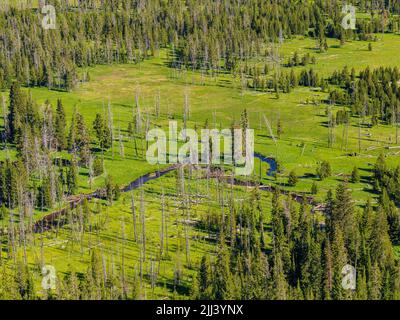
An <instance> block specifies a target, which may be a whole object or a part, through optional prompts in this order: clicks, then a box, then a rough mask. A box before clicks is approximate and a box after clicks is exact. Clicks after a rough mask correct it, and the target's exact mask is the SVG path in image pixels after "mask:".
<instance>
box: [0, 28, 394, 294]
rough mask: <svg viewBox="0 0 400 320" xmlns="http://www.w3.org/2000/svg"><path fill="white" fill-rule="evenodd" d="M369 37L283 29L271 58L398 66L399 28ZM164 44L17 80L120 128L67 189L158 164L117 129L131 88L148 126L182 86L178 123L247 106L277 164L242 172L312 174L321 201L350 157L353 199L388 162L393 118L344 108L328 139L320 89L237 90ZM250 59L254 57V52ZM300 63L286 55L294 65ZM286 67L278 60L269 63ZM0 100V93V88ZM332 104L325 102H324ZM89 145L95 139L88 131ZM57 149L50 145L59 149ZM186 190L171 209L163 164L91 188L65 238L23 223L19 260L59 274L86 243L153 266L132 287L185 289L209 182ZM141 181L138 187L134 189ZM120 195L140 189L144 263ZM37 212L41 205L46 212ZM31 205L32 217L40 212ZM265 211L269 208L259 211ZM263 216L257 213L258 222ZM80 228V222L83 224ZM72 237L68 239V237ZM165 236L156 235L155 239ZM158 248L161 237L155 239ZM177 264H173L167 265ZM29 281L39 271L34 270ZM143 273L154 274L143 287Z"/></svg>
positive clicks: (303, 178) (135, 269) (216, 117)
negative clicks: (105, 192) (114, 192)
mask: <svg viewBox="0 0 400 320" xmlns="http://www.w3.org/2000/svg"><path fill="white" fill-rule="evenodd" d="M377 38H378V41H376V42H372V46H373V50H372V51H368V42H362V41H350V42H346V43H345V45H343V46H340V44H339V42H338V41H337V40H330V39H328V45H329V50H328V51H327V52H326V53H319V52H318V51H317V50H316V49H315V41H314V40H311V39H308V38H295V39H290V40H285V42H284V43H283V44H282V45H281V47H280V49H279V50H280V54H281V55H282V58H283V61H286V60H287V59H288V58H289V57H290V56H292V55H293V54H294V52H295V51H297V52H298V53H299V54H300V56H301V55H303V54H305V53H310V54H311V56H315V58H316V64H315V65H312V67H313V68H314V70H315V71H317V72H318V73H319V74H320V75H323V76H324V77H328V76H329V75H330V74H332V73H333V72H334V71H335V70H341V69H342V68H343V67H345V66H349V68H351V67H354V68H355V70H356V71H357V72H358V71H360V70H362V69H364V68H365V67H367V66H370V68H371V69H373V68H376V67H379V66H391V67H393V66H400V55H399V54H398V52H399V48H400V36H398V35H393V34H390V35H389V34H383V35H381V34H379V35H377ZM167 54H168V52H167V50H161V51H160V52H159V53H158V55H157V57H155V58H151V59H148V60H145V61H143V62H141V63H139V64H130V65H101V66H95V67H91V68H87V69H85V70H81V72H82V73H83V72H89V74H90V81H89V82H85V83H80V84H79V85H78V87H77V88H76V89H74V90H73V91H72V92H64V91H50V90H48V89H46V88H30V89H25V90H28V91H29V92H30V94H31V95H32V97H33V99H34V100H35V101H36V102H37V104H38V105H39V106H40V105H43V104H44V103H45V102H46V101H49V102H50V103H51V104H52V106H53V107H55V106H56V102H57V99H61V100H62V102H63V105H64V107H65V108H66V113H67V118H68V120H70V119H71V117H72V114H73V112H74V110H75V108H76V109H77V110H79V112H80V113H81V114H82V115H83V117H84V119H85V121H86V124H87V126H88V127H90V128H92V123H93V120H94V119H95V116H96V113H101V114H105V113H106V112H107V108H108V105H109V104H110V105H111V110H112V113H113V119H114V134H115V136H120V135H121V136H122V143H123V147H124V155H121V154H120V143H119V142H118V141H115V142H114V147H113V149H112V150H109V151H107V152H106V153H104V155H102V154H100V153H99V152H97V154H96V156H98V157H100V156H101V157H104V160H105V169H106V172H105V173H104V174H103V175H102V176H100V177H97V178H96V179H95V181H94V184H93V185H92V187H91V188H90V186H89V181H88V172H87V170H85V169H81V171H80V176H79V192H80V193H89V192H90V191H94V190H95V189H97V188H100V187H103V186H104V184H105V178H106V176H107V175H111V176H112V177H113V179H114V181H115V182H116V183H118V184H119V185H120V186H125V185H127V184H129V183H130V182H131V181H133V180H135V179H137V178H138V177H140V176H142V175H144V174H146V173H150V172H154V171H156V170H158V169H159V168H160V167H159V166H152V165H150V164H148V163H147V162H146V161H145V159H144V158H143V152H144V151H145V146H146V142H145V141H144V140H143V137H138V141H136V143H137V144H139V154H136V152H135V148H134V144H135V142H134V141H133V140H132V139H131V138H128V134H127V130H128V126H129V123H130V122H132V121H133V110H134V107H135V106H136V100H138V103H139V105H140V108H141V112H142V114H144V115H146V117H148V118H149V119H150V123H151V126H152V127H154V126H159V127H161V128H165V129H167V128H168V121H171V120H175V121H178V123H179V125H180V127H181V126H182V123H183V118H182V114H183V110H184V103H185V102H184V101H185V95H187V96H188V97H189V102H190V118H189V122H188V127H193V128H194V127H197V128H200V127H202V126H204V124H205V122H206V121H208V122H209V123H210V124H211V125H214V124H215V125H216V127H217V128H229V127H230V125H231V124H232V123H235V122H238V121H239V120H240V115H241V113H242V112H243V110H244V109H246V110H247V112H248V115H249V122H250V127H251V128H252V129H254V130H255V136H256V141H255V151H256V152H258V153H261V154H263V155H265V156H270V157H274V158H276V159H277V160H278V162H279V164H280V168H281V170H280V172H279V173H278V174H277V176H276V177H268V176H267V175H266V172H267V171H268V165H267V164H265V163H261V164H260V162H259V160H258V159H256V160H255V168H254V175H255V176H257V177H259V178H260V181H261V184H264V185H275V186H276V185H278V186H280V187H281V188H283V189H286V190H289V191H292V192H302V193H310V189H311V185H312V184H313V182H316V183H317V185H318V188H319V192H318V194H317V195H316V200H317V201H323V200H324V197H325V195H326V192H327V191H328V190H329V189H335V187H336V186H337V184H338V182H340V181H343V180H345V179H347V177H348V176H349V175H350V174H351V171H352V169H353V167H355V166H357V167H358V168H359V170H360V175H361V178H362V179H361V181H360V183H356V184H350V185H349V186H350V187H351V189H352V192H353V196H354V199H356V202H357V204H358V205H360V206H362V205H364V204H365V202H366V201H367V199H369V198H372V200H373V201H376V199H375V197H376V196H375V194H374V193H373V192H372V186H371V185H370V184H369V183H368V180H367V179H365V178H367V177H369V176H371V169H372V166H373V165H374V163H375V161H376V157H377V156H378V155H379V154H380V153H382V152H383V153H385V154H386V155H387V161H388V163H390V164H391V165H393V166H394V165H396V164H398V162H399V161H398V153H399V152H400V149H395V148H393V149H389V147H396V145H395V143H394V141H395V128H394V127H392V126H389V125H383V124H380V125H378V126H375V127H373V128H364V127H363V128H362V129H361V131H359V126H358V124H359V119H358V118H352V119H351V124H350V125H349V127H348V143H347V148H346V147H345V143H344V141H343V137H344V133H343V132H344V129H345V128H344V126H342V125H339V126H336V127H335V129H334V136H335V140H334V143H333V146H332V147H328V127H327V125H326V123H327V115H326V108H327V107H328V105H327V104H326V103H325V101H326V99H327V96H328V94H327V93H326V92H322V91H320V90H316V89H315V90H311V89H308V88H304V87H298V88H296V89H294V90H293V91H292V92H291V93H288V94H284V93H282V94H280V95H279V98H277V97H276V95H275V94H273V93H265V92H256V91H252V90H242V88H241V85H240V79H238V78H237V77H236V78H235V77H234V76H232V75H231V74H219V75H218V76H216V77H211V76H210V75H209V74H205V75H203V74H201V73H200V72H196V71H195V72H194V71H191V70H175V69H172V68H170V67H168V65H167ZM255 63H257V62H255ZM301 69H302V67H295V68H294V70H295V72H297V73H299V72H300V71H301ZM287 70H289V71H290V69H289V68H285V67H281V72H287ZM4 96H5V98H6V100H7V99H8V97H7V96H8V93H7V92H4ZM158 96H159V101H160V114H159V115H158V116H157V115H156V112H155V101H156V97H158ZM342 108H343V107H338V106H334V107H333V109H334V110H339V109H342ZM265 118H267V119H268V122H269V123H270V125H271V127H272V128H271V130H272V132H273V133H274V134H275V132H276V127H277V122H278V120H280V122H281V124H282V129H283V132H282V134H281V137H280V138H279V139H278V140H277V141H276V143H275V142H274V140H273V139H272V137H271V132H270V130H269V128H268V126H267V125H266V122H265V121H264V119H265ZM360 132H361V136H362V139H361V153H359V152H358V151H359V150H358V149H359V134H360ZM92 146H93V147H94V148H95V147H96V143H95V141H93V143H92ZM0 156H1V158H2V159H4V158H6V157H7V156H8V157H11V158H13V157H14V156H15V153H14V152H13V150H12V149H10V150H9V151H8V155H7V154H6V152H5V151H3V152H2V153H1V154H0ZM61 156H62V155H61ZM322 160H328V161H329V162H330V163H331V166H332V170H333V175H332V176H331V177H330V178H328V179H326V180H324V181H319V179H318V178H317V177H316V176H315V172H316V168H317V165H318V163H319V162H321V161H322ZM291 170H295V172H296V174H297V175H298V176H299V182H298V184H297V185H296V186H295V187H288V186H287V185H286V182H287V177H288V174H289V172H290V171H291ZM188 181H189V185H188V186H187V188H188V189H189V191H188V192H192V194H195V195H196V197H198V202H197V203H194V204H190V206H191V208H190V209H191V210H190V212H191V216H190V218H189V219H188V220H189V221H186V223H181V221H182V220H185V219H187V218H186V217H185V216H184V213H182V212H183V211H182V206H181V205H180V204H179V199H178V197H177V196H176V195H174V194H176V193H177V192H178V191H177V190H176V185H177V179H176V177H175V175H174V174H173V173H171V174H168V175H167V176H164V177H162V178H159V179H156V180H153V181H151V182H149V183H147V184H145V186H144V187H143V188H142V189H139V190H135V191H134V192H132V193H127V194H123V195H122V196H121V198H120V199H119V200H118V201H116V202H114V203H113V205H112V206H110V207H108V206H106V205H105V203H104V202H103V201H100V200H94V201H92V202H91V203H90V204H89V207H90V212H91V214H90V218H89V219H90V223H89V227H88V228H89V229H88V230H85V232H84V234H83V237H84V239H75V238H74V230H72V229H71V226H69V225H66V226H64V227H63V228H61V229H60V230H58V231H47V232H45V233H43V234H38V235H35V243H36V244H40V245H35V246H33V247H31V248H28V256H29V259H28V260H29V262H30V263H31V264H32V265H34V266H37V265H39V261H40V260H41V259H43V260H44V261H45V262H46V263H47V264H52V265H54V266H55V267H56V269H57V270H58V271H59V272H60V273H61V274H62V273H66V272H67V271H71V270H74V271H76V272H85V271H86V268H87V263H88V261H89V260H90V255H89V253H90V250H91V249H93V248H96V249H97V250H99V251H100V252H104V253H110V252H112V253H113V255H108V256H114V257H118V259H119V261H107V262H106V264H107V265H109V266H110V268H112V267H113V266H120V265H121V264H123V263H125V264H126V265H127V269H126V270H127V277H129V278H131V279H132V278H135V279H137V277H140V272H141V271H140V268H141V267H142V268H147V271H146V274H148V272H149V268H160V269H159V270H161V272H160V273H159V277H158V278H157V279H155V280H154V279H150V278H148V277H145V278H143V279H142V280H141V281H143V288H144V289H143V290H141V297H142V298H157V299H159V298H160V299H162V298H165V297H166V298H182V297H185V296H187V295H188V294H189V288H190V287H191V283H192V281H193V277H194V276H195V274H196V270H197V268H198V264H199V262H200V259H201V257H202V256H203V254H204V253H206V252H208V253H210V252H211V253H212V252H214V250H215V244H214V241H215V239H214V241H207V240H206V239H209V238H210V237H211V238H212V236H211V235H208V234H205V233H204V231H202V230H200V229H199V228H197V227H196V226H195V225H193V224H191V223H190V222H191V221H200V220H201V219H202V217H203V218H204V216H206V215H207V214H208V213H209V212H210V211H215V212H217V211H218V210H221V209H220V206H219V203H218V201H219V198H218V197H219V196H218V192H217V189H218V187H217V186H216V185H211V186H206V185H205V184H206V183H205V182H203V181H198V180H197V179H192V180H191V179H189V180H188ZM142 192H143V193H142ZM234 192H235V195H236V196H235V198H237V199H238V201H243V202H245V201H246V199H248V197H250V196H251V190H250V189H247V188H244V187H235V188H234ZM162 194H165V204H166V208H167V209H166V210H167V215H168V218H167V222H165V223H166V224H167V226H168V229H169V238H168V239H169V240H168V241H169V243H168V246H169V248H168V252H167V253H166V252H164V253H163V258H162V259H161V263H160V265H155V262H152V260H151V257H152V256H154V261H156V259H155V258H156V257H157V256H158V255H159V254H160V236H159V234H160V229H161V228H162V227H161V225H162V220H163V218H162V213H161V211H162V210H161V197H162ZM131 197H133V198H134V199H135V200H136V207H137V210H140V208H139V204H138V203H139V199H140V198H141V197H143V199H144V203H145V208H144V209H143V210H144V215H145V226H146V237H147V250H148V251H147V257H148V258H147V259H148V261H146V264H145V265H144V266H140V265H139V262H138V261H139V260H140V259H139V257H140V250H141V245H140V243H138V242H135V241H134V239H133V234H134V232H133V226H132V222H131V221H132V215H131ZM262 204H263V207H264V208H265V210H266V212H270V195H269V194H268V193H267V192H263V193H262ZM46 213H48V212H46ZM46 213H43V212H42V213H38V214H37V215H36V218H39V217H40V216H42V215H43V214H46ZM268 220H269V219H268ZM266 223H267V224H268V223H269V221H267V222H266ZM91 228H92V229H91ZM185 232H188V233H189V239H190V243H189V246H190V262H189V261H188V259H187V257H186V249H187V247H186V246H187V244H186V243H184V242H185V240H184V239H185V237H184V233H185ZM78 240H80V241H78ZM164 245H165V243H164ZM164 250H166V249H164ZM177 271H179V275H181V276H179V277H178V276H177V273H176V272H177ZM36 280H37V283H38V285H39V281H40V279H36ZM152 281H156V283H157V286H155V287H153V288H152V285H151V284H152Z"/></svg>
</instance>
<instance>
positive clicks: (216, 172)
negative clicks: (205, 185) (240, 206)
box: [33, 154, 322, 233]
mask: <svg viewBox="0 0 400 320" xmlns="http://www.w3.org/2000/svg"><path fill="white" fill-rule="evenodd" d="M254 156H255V157H256V158H258V159H260V160H261V161H262V162H265V163H268V165H269V167H270V169H269V170H268V172H267V175H268V176H273V175H274V174H275V173H276V171H277V167H278V165H277V162H276V161H275V159H273V158H270V157H264V156H262V155H260V154H254ZM179 167H180V165H172V166H170V167H168V168H166V169H163V170H158V171H156V172H153V173H148V174H145V175H143V176H141V177H139V178H137V179H136V180H134V181H132V182H131V183H130V184H128V185H127V186H125V187H124V188H122V189H121V192H123V193H126V192H130V191H132V190H135V189H138V188H140V187H141V186H143V185H144V184H145V183H147V182H149V181H152V180H155V179H158V178H161V177H162V176H164V175H166V174H167V173H169V172H172V171H175V170H177V169H178V168H179ZM204 178H217V179H219V180H221V179H222V180H226V182H227V183H231V184H233V185H236V186H243V187H258V188H259V190H260V191H265V192H276V190H277V188H276V187H273V186H264V185H259V184H257V183H256V182H252V181H243V180H239V179H237V178H233V179H232V177H231V176H225V175H224V172H223V171H222V170H221V169H212V170H209V171H207V173H206V175H205V177H204ZM279 192H280V193H281V194H283V195H291V197H292V199H293V200H294V201H296V202H298V203H304V202H306V203H307V204H309V205H311V206H313V207H314V208H318V207H321V206H322V204H317V203H316V202H315V199H314V198H313V197H311V196H308V195H307V194H306V193H291V192H289V191H286V190H280V189H279ZM94 198H97V199H105V198H106V190H105V189H104V188H103V189H98V190H96V191H95V192H92V193H90V194H82V195H78V196H70V197H69V198H68V199H67V205H66V207H64V208H62V209H61V210H58V211H55V212H52V213H50V214H48V215H46V216H44V217H43V218H41V219H40V220H39V221H37V222H36V223H35V225H34V226H33V231H34V232H35V233H41V232H44V231H47V230H49V229H51V228H54V227H60V226H63V225H65V224H66V223H67V222H68V221H67V220H68V219H67V214H68V211H69V210H71V209H75V208H76V207H77V206H79V205H80V204H81V203H82V201H83V200H84V199H87V200H91V199H94Z"/></svg>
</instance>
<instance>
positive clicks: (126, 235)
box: [0, 0, 400, 300]
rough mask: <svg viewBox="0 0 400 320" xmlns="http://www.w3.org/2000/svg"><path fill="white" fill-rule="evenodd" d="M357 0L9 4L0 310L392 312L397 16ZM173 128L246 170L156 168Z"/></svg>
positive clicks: (2, 84)
mask: <svg viewBox="0 0 400 320" xmlns="http://www.w3.org/2000/svg"><path fill="white" fill-rule="evenodd" d="M45 4H47V5H49V4H50V5H52V6H54V8H55V12H56V21H57V22H56V28H55V29H45V28H43V27H42V24H41V21H42V19H43V16H44V14H43V13H42V12H41V9H42V7H43V6H44V5H45ZM352 5H354V6H355V8H356V9H357V14H356V17H355V18H356V25H355V29H347V28H344V27H343V24H342V21H343V19H345V18H346V13H345V12H343V11H342V8H343V3H342V1H336V0H330V1H328V0H326V1H325V0H315V1H312V0H300V1H291V0H285V1H276V0H221V1H212V0H198V1H194V0H151V1H144V0H90V1H89V0H88V1H79V0H76V1H74V0H53V1H52V0H49V1H46V2H45V1H40V0H39V1H29V0H26V1H22V0H21V1H18V0H13V1H10V0H9V1H2V3H1V4H0V104H1V108H0V113H1V121H0V124H1V128H0V131H1V132H0V139H1V145H0V149H1V150H0V299H1V300H8V299H12V300H19V299H27V300H30V299H32V300H38V299H40V300H41V299H49V300H51V299H57V300H105V299H107V300H117V299H124V300H125V299H139V300H144V299H155V300H162V299H195V300H232V299H238V300H346V299H355V300H367V299H369V300H398V299H400V210H399V207H400V162H399V152H400V151H399V150H400V141H399V137H400V134H399V132H398V128H399V119H400V88H399V85H400V70H399V68H400V58H399V56H398V53H397V52H398V48H399V47H400V2H397V1H390V0H358V1H352ZM171 121H174V122H177V123H178V126H179V129H181V128H182V129H186V128H193V129H194V130H195V131H196V132H200V130H202V129H214V130H217V129H218V130H222V129H223V128H228V131H229V130H230V131H232V132H233V130H234V129H243V130H245V129H250V128H251V129H254V130H255V151H254V155H255V166H254V170H253V172H252V174H251V175H250V176H235V174H234V172H235V170H234V168H233V167H232V165H226V164H212V165H191V164H186V165H182V164H175V163H170V164H161V163H159V164H157V165H151V164H150V163H148V161H147V160H146V151H147V150H148V148H149V141H148V140H149V139H146V137H148V134H149V132H150V131H151V130H152V129H165V130H168V128H170V127H169V126H170V123H171ZM185 139H187V138H186V137H184V141H186V140H185ZM209 140H210V139H208V140H207V144H210V145H213V144H214V142H211V140H210V141H209ZM213 146H214V145H213ZM213 150H214V149H213ZM345 266H351V267H353V268H354V270H355V272H356V278H355V279H351V280H354V282H355V283H354V287H352V288H348V287H347V286H346V283H344V279H345V278H346V277H348V274H346V273H344V272H343V270H344V269H343V268H344V267H345Z"/></svg>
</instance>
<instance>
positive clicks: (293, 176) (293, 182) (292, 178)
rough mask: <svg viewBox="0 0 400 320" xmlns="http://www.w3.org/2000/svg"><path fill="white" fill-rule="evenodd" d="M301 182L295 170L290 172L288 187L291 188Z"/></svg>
mask: <svg viewBox="0 0 400 320" xmlns="http://www.w3.org/2000/svg"><path fill="white" fill-rule="evenodd" d="M298 181H299V178H298V177H297V175H296V172H295V171H294V170H292V171H290V173H289V177H288V185H289V186H290V187H294V186H296V184H297V182H298Z"/></svg>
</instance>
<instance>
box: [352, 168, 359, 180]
mask: <svg viewBox="0 0 400 320" xmlns="http://www.w3.org/2000/svg"><path fill="white" fill-rule="evenodd" d="M351 182H352V183H358V182H360V174H359V172H358V168H357V167H354V169H353V171H352V172H351Z"/></svg>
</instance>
